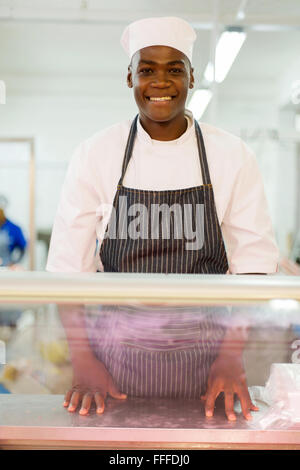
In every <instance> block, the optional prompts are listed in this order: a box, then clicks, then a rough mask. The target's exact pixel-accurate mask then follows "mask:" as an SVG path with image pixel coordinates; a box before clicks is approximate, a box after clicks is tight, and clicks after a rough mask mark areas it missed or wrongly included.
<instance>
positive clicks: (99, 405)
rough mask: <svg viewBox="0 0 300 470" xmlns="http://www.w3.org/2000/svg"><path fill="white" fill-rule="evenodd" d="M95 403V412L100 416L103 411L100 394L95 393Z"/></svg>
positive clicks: (102, 399)
mask: <svg viewBox="0 0 300 470" xmlns="http://www.w3.org/2000/svg"><path fill="white" fill-rule="evenodd" d="M95 402H96V412H97V413H98V414H102V413H103V411H104V407H105V405H104V397H103V396H102V395H101V393H99V392H97V393H95Z"/></svg>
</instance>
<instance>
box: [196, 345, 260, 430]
mask: <svg viewBox="0 0 300 470" xmlns="http://www.w3.org/2000/svg"><path fill="white" fill-rule="evenodd" d="M222 392H223V393H224V399H225V413H226V416H227V418H228V420H230V421H235V420H236V414H235V412H234V395H235V394H236V395H237V396H238V398H239V400H240V403H241V408H242V412H243V415H244V417H245V418H246V419H248V420H249V419H252V416H251V413H250V412H251V411H258V410H259V408H258V407H257V406H255V405H254V404H253V403H252V401H251V398H250V395H249V391H248V386H247V381H246V374H245V370H244V367H243V360H242V355H239V354H236V355H235V354H224V353H222V354H221V355H219V356H218V357H217V359H216V360H215V361H214V362H213V364H212V366H211V369H210V372H209V377H208V383H207V390H206V393H205V395H204V396H202V397H201V399H202V400H203V401H204V402H205V415H206V416H208V417H210V416H213V414H214V408H215V401H216V399H217V397H218V396H219V395H220V393H222Z"/></svg>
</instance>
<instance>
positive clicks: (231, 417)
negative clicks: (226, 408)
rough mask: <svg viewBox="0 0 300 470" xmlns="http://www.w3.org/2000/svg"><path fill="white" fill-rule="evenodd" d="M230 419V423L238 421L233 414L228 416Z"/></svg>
mask: <svg viewBox="0 0 300 470" xmlns="http://www.w3.org/2000/svg"><path fill="white" fill-rule="evenodd" d="M228 419H229V420H230V421H235V420H236V417H235V415H234V414H232V413H231V414H229V415H228Z"/></svg>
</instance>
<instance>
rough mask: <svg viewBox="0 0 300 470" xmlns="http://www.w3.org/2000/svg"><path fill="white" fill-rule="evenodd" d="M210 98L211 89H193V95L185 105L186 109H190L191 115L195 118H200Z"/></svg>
mask: <svg viewBox="0 0 300 470" xmlns="http://www.w3.org/2000/svg"><path fill="white" fill-rule="evenodd" d="M211 98H212V92H211V90H208V89H206V88H202V89H199V90H196V91H194V93H193V96H192V98H191V100H190V102H189V104H188V106H187V109H189V110H190V111H192V113H193V116H194V118H195V119H196V120H198V119H200V118H201V116H202V114H203V113H204V111H205V110H206V108H207V106H208V104H209V102H210V100H211Z"/></svg>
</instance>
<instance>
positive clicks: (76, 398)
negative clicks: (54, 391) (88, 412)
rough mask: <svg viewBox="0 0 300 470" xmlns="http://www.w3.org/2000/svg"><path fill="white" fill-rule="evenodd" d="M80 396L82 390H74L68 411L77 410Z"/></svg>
mask: <svg viewBox="0 0 300 470" xmlns="http://www.w3.org/2000/svg"><path fill="white" fill-rule="evenodd" d="M80 396H81V393H80V392H73V393H72V397H71V403H70V405H69V408H68V411H75V410H76V408H77V406H78V403H79V401H80Z"/></svg>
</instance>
